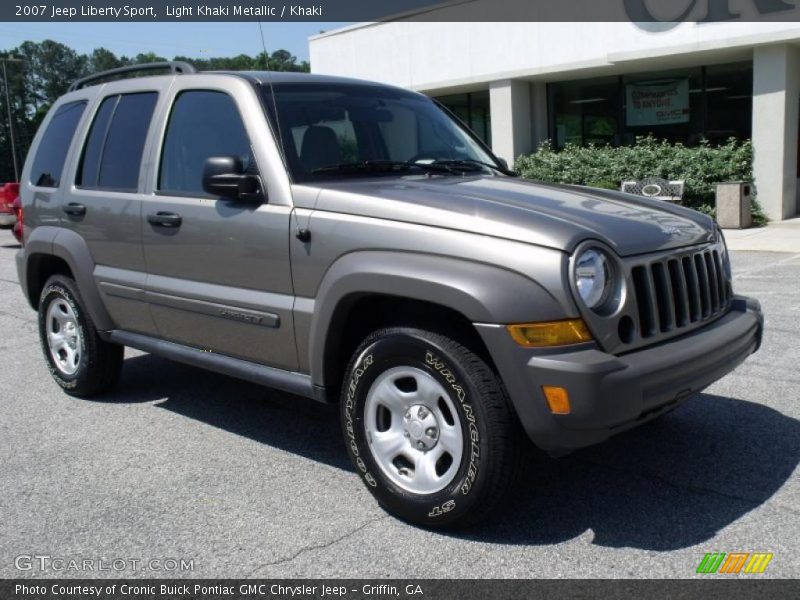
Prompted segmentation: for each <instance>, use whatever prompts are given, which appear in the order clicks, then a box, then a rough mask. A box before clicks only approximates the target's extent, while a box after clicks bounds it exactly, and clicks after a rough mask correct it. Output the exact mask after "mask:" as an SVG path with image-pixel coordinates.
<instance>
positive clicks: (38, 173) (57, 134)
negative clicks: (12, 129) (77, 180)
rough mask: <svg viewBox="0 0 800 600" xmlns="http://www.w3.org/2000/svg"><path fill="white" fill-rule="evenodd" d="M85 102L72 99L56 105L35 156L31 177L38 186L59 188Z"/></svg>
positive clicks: (32, 181)
mask: <svg viewBox="0 0 800 600" xmlns="http://www.w3.org/2000/svg"><path fill="white" fill-rule="evenodd" d="M85 108H86V102H83V101H81V102H69V103H67V104H62V105H61V106H60V107H58V108H57V109H56V112H55V114H54V115H53V118H52V119H50V123H49V124H48V125H47V129H46V130H45V132H44V135H43V136H42V140H41V142H39V147H38V148H37V150H36V157H35V158H34V159H33V167H32V168H31V177H30V181H31V183H32V184H33V185H35V186H39V187H49V188H57V187H58V185H59V184H60V183H61V173H62V171H63V170H64V161H65V159H66V157H67V151H68V150H69V145H70V143H71V142H72V137H73V136H74V135H75V130H76V129H77V128H78V123H79V122H80V120H81V116H83V111H84V109H85Z"/></svg>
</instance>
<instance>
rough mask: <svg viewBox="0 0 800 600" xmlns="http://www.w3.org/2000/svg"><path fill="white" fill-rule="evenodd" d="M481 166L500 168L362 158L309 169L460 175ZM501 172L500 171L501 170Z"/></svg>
mask: <svg viewBox="0 0 800 600" xmlns="http://www.w3.org/2000/svg"><path fill="white" fill-rule="evenodd" d="M483 167H488V168H491V169H495V170H497V171H500V168H499V167H497V166H495V165H491V164H489V163H484V162H481V161H478V160H470V159H464V160H455V159H446V160H445V159H441V160H434V161H432V162H408V161H400V160H362V161H358V162H346V163H339V164H336V165H330V166H327V167H319V168H317V169H314V170H313V171H311V172H312V173H364V172H367V173H381V172H382V173H390V172H393V171H408V170H410V169H420V170H423V171H436V172H437V173H451V174H455V175H462V174H464V173H465V172H476V171H482V170H483ZM501 172H502V171H501Z"/></svg>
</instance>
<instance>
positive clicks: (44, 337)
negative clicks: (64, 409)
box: [39, 275, 125, 398]
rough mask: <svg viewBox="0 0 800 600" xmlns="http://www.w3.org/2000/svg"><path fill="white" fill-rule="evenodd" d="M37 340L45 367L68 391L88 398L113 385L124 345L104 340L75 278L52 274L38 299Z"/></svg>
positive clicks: (117, 378)
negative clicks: (98, 331)
mask: <svg viewBox="0 0 800 600" xmlns="http://www.w3.org/2000/svg"><path fill="white" fill-rule="evenodd" d="M39 340H40V342H41V344H42V351H43V352H44V356H45V360H46V361H47V368H48V369H49V370H50V374H51V375H52V376H53V379H54V380H55V381H56V383H57V384H58V385H60V386H61V388H62V389H63V390H64V391H65V392H66V393H67V394H69V395H71V396H77V397H80V398H88V397H90V396H94V395H97V394H101V393H103V392H106V391H108V390H110V389H111V388H113V387H114V385H115V384H116V383H117V381H118V380H119V376H120V372H121V371H122V361H123V355H124V352H125V348H124V346H120V345H117V344H112V343H110V342H106V341H104V340H102V339H101V338H100V336H99V335H98V334H97V329H96V328H95V326H94V323H93V322H92V319H91V317H90V316H89V313H88V312H87V311H86V309H85V305H84V303H83V300H82V298H81V295H80V292H79V291H78V286H77V285H76V283H75V281H73V280H72V279H70V278H69V277H66V276H64V275H53V276H52V277H50V279H48V280H47V282H46V283H45V286H44V289H43V290H42V294H41V296H40V300H39Z"/></svg>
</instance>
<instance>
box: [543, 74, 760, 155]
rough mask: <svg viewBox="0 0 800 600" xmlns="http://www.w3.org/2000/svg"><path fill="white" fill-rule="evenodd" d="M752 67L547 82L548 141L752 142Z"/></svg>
mask: <svg viewBox="0 0 800 600" xmlns="http://www.w3.org/2000/svg"><path fill="white" fill-rule="evenodd" d="M752 88H753V68H752V64H751V63H749V62H745V63H734V64H726V65H714V66H708V67H695V68H690V69H678V70H669V71H657V72H652V73H636V74H630V75H620V76H617V77H603V78H594V79H584V80H578V81H569V82H557V83H551V84H548V114H549V119H550V121H549V129H550V139H551V140H552V143H553V146H554V147H556V148H563V147H564V146H565V145H566V144H568V143H572V144H578V145H587V144H611V145H614V146H617V145H621V144H632V143H633V142H634V141H635V139H636V137H637V136H644V135H648V134H652V135H653V136H655V137H656V138H658V139H664V140H669V141H671V142H681V143H683V144H687V145H695V144H697V143H699V142H700V141H701V140H702V139H707V140H709V141H711V142H721V141H725V140H727V139H728V138H730V137H735V138H738V139H749V138H750V134H751V127H752V126H751V117H752Z"/></svg>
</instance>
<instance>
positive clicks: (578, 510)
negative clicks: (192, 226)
mask: <svg viewBox="0 0 800 600" xmlns="http://www.w3.org/2000/svg"><path fill="white" fill-rule="evenodd" d="M154 400H161V401H160V402H158V403H157V404H156V405H155V406H158V407H159V408H163V409H167V410H170V411H173V412H175V413H178V414H181V415H183V416H186V417H189V418H191V419H196V420H198V421H202V422H204V423H207V424H209V425H211V426H213V427H218V428H220V429H224V430H226V431H229V432H231V433H233V434H235V435H241V436H245V437H247V438H250V439H252V440H255V441H257V442H259V443H262V444H266V445H268V446H271V447H275V448H279V449H281V450H285V451H287V452H292V453H294V454H297V455H300V456H303V457H306V458H309V459H311V460H314V461H318V462H322V463H325V464H327V465H330V466H334V467H337V468H340V469H342V470H346V471H352V467H351V465H350V462H349V460H348V458H347V456H346V454H345V450H344V447H343V443H342V440H341V432H340V429H339V423H338V410H337V408H336V407H335V406H329V405H322V404H319V403H316V402H313V401H311V400H306V399H304V398H299V397H296V396H292V395H289V394H284V393H281V392H276V391H273V390H269V389H266V388H263V387H260V386H257V385H253V384H249V383H246V382H242V381H239V380H236V379H232V378H229V377H225V376H222V375H217V374H214V373H210V372H207V371H203V370H201V369H196V368H193V367H189V366H185V365H181V364H178V363H173V362H171V361H168V360H164V359H161V358H158V357H155V356H151V355H140V356H136V357H133V358H129V359H128V360H126V361H125V369H124V371H123V381H122V384H121V385H120V386H119V388H118V391H115V392H114V393H113V394H110V395H108V396H106V397H105V401H113V402H147V401H154ZM532 454H533V457H532V458H531V461H530V463H529V465H528V466H527V468H526V471H525V473H524V476H523V483H521V485H520V486H519V488H518V490H517V491H516V493H515V494H514V496H513V498H512V499H511V501H510V502H509V503H508V505H506V507H504V509H503V513H502V515H498V516H496V518H494V519H492V520H491V521H490V522H489V523H488V524H485V525H480V526H477V527H475V528H472V529H469V530H467V531H464V532H453V533H448V534H447V535H451V536H454V537H458V538H462V539H470V540H476V541H483V542H490V543H500V544H520V545H549V544H555V543H559V542H564V541H568V540H571V539H574V538H576V537H579V536H583V535H585V534H586V532H587V531H589V530H591V532H593V536H594V539H593V543H595V544H598V545H602V546H608V547H633V548H640V549H646V550H656V551H664V550H674V549H679V548H686V547H690V546H693V545H696V544H699V543H702V542H704V541H706V540H708V539H710V538H712V537H713V536H714V535H715V534H716V533H717V532H718V531H719V530H721V529H723V528H725V527H727V526H728V525H730V524H731V523H733V522H734V521H736V520H737V519H739V518H741V517H742V516H743V515H745V514H746V513H748V512H750V511H751V510H753V509H754V508H757V507H758V506H760V505H761V504H763V503H764V502H765V501H767V500H768V499H769V498H770V497H771V496H772V495H773V494H775V492H776V491H777V490H778V489H780V487H781V486H782V485H783V484H784V483H785V482H786V481H787V479H789V478H790V477H791V476H792V473H793V472H794V470H795V468H796V467H797V465H798V463H800V421H797V420H795V419H792V418H790V417H787V416H785V415H783V414H781V413H780V412H778V411H776V410H773V409H771V408H769V407H766V406H763V405H760V404H756V403H753V402H747V401H744V400H738V399H734V398H726V397H721V396H715V395H712V394H700V395H699V396H698V397H696V398H694V399H691V400H689V401H688V402H687V403H686V404H685V405H683V406H682V407H680V408H678V409H677V410H675V411H674V412H672V413H670V414H668V415H666V416H664V417H662V418H660V419H658V420H656V421H654V422H652V423H649V424H646V425H644V426H642V427H640V428H638V429H635V430H633V431H630V432H627V433H624V434H621V435H619V436H618V437H615V438H612V439H611V440H609V441H608V442H605V443H604V444H600V445H598V446H595V447H593V448H590V449H586V450H582V451H580V452H576V453H575V454H573V455H570V456H568V457H565V458H560V459H551V458H549V457H546V456H543V455H540V454H537V453H532Z"/></svg>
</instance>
